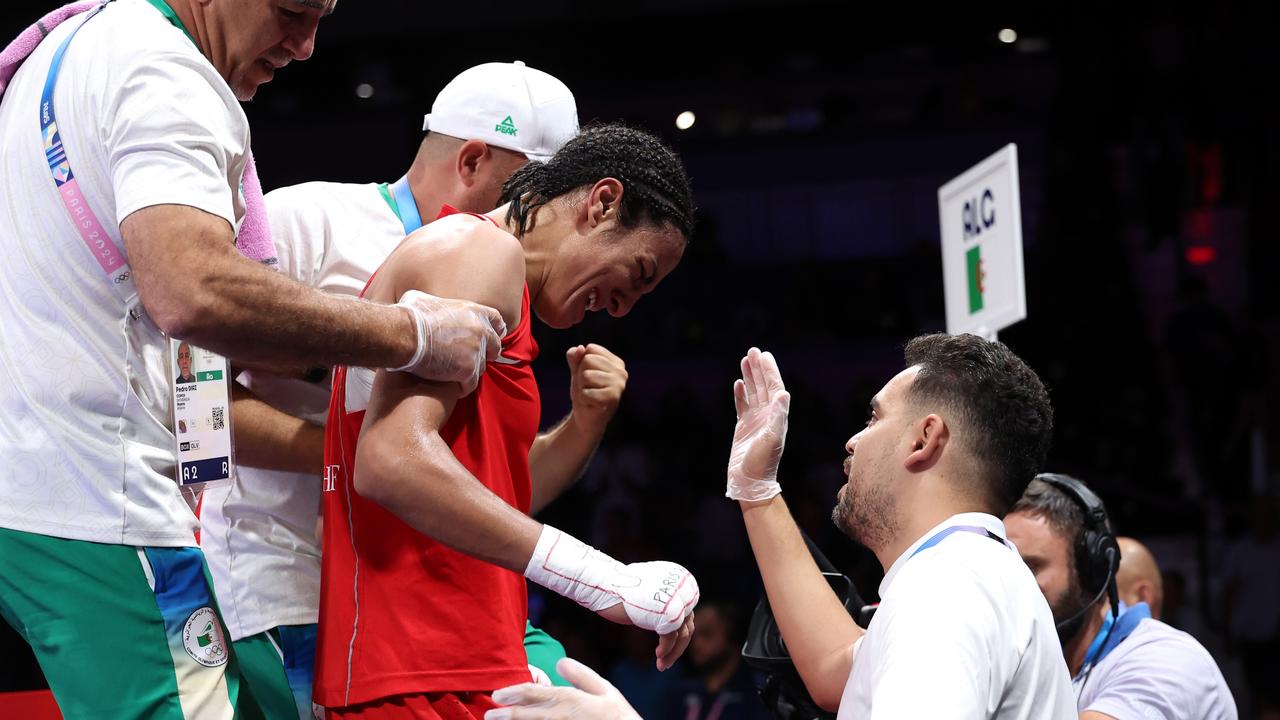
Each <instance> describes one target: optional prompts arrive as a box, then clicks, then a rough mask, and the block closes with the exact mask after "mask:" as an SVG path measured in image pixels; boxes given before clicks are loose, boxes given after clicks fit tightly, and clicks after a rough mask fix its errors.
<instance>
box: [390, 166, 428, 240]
mask: <svg viewBox="0 0 1280 720" xmlns="http://www.w3.org/2000/svg"><path fill="white" fill-rule="evenodd" d="M391 194H392V195H394V196H395V198H396V207H395V210H396V214H397V215H399V216H400V224H401V225H403V226H404V234H405V235H408V234H409V233H411V232H413V231H414V230H417V229H418V228H420V227H422V216H421V215H419V214H418V203H417V201H415V200H414V199H413V191H412V190H410V189H409V176H408V175H405V176H404V177H402V178H400V179H399V180H397V181H395V182H394V183H392V184H391Z"/></svg>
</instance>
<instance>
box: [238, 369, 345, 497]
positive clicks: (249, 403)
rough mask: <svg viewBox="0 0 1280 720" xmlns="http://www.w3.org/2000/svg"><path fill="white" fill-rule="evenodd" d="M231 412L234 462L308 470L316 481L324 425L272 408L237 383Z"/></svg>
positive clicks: (263, 467)
mask: <svg viewBox="0 0 1280 720" xmlns="http://www.w3.org/2000/svg"><path fill="white" fill-rule="evenodd" d="M231 415H232V420H233V423H234V424H233V425H232V429H233V431H234V432H233V438H232V439H233V440H234V442H235V448H236V464H237V465H242V466H244V467H253V468H262V469H263V470H284V471H287V472H297V473H309V474H311V475H314V476H315V477H316V478H317V481H319V477H320V474H321V472H322V471H323V465H324V428H323V427H320V426H318V425H312V424H311V423H309V422H307V421H306V420H303V419H301V418H296V417H294V416H292V415H290V414H288V413H285V412H282V411H280V410H277V409H275V408H274V407H272V406H271V405H269V404H268V403H267V402H266V401H264V400H262V399H261V398H259V397H258V396H257V395H254V394H253V391H251V390H249V389H248V388H246V387H245V386H243V385H241V384H240V383H233V384H232V386H231Z"/></svg>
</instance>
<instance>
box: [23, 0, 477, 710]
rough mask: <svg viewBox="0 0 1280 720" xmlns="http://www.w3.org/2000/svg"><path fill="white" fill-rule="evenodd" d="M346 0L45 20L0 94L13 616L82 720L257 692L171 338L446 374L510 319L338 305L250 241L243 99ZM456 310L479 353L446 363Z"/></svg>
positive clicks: (256, 354) (161, 3)
mask: <svg viewBox="0 0 1280 720" xmlns="http://www.w3.org/2000/svg"><path fill="white" fill-rule="evenodd" d="M334 4H335V2H334V0H324V1H323V2H322V1H321V0H246V1H244V2H231V1H230V0H167V1H166V0H115V2H111V3H108V4H106V6H105V7H104V8H102V9H101V10H98V11H96V12H95V14H93V15H90V14H89V13H84V14H81V15H79V16H76V17H73V18H71V19H69V20H66V21H65V22H63V23H61V24H58V25H56V27H53V28H52V29H51V30H50V28H49V27H48V26H45V27H43V28H42V30H43V32H44V33H46V34H45V36H44V39H43V41H41V42H40V43H39V44H38V46H37V47H36V48H35V50H34V52H32V53H31V55H30V56H29V57H27V58H26V60H25V62H23V63H22V65H21V67H19V68H18V69H17V72H16V74H15V75H14V76H13V78H12V80H11V82H10V83H9V84H8V85H7V87H6V88H5V89H4V95H3V98H2V99H0V196H2V201H0V248H2V249H3V252H4V257H5V270H4V272H3V273H0V298H2V299H3V303H2V307H3V309H2V310H0V458H2V459H3V462H2V463H0V465H2V467H0V615H2V616H3V617H4V619H5V621H6V622H8V623H9V624H10V625H12V626H13V627H14V628H15V629H16V630H17V631H18V632H20V633H21V634H22V635H23V636H24V638H26V639H27V641H28V642H29V643H31V645H32V647H33V649H34V650H35V653H36V656H37V658H38V660H39V661H40V664H41V667H42V669H43V671H44V674H45V676H46V677H47V678H48V680H49V684H50V687H51V688H52V689H53V693H54V696H55V698H56V699H57V702H58V704H59V706H60V707H61V709H62V712H63V714H64V715H66V716H67V717H112V718H130V717H145V718H168V717H183V716H185V717H201V718H215V717H230V716H231V713H232V712H234V711H235V710H236V707H235V706H236V705H237V703H239V702H240V701H241V700H242V699H243V698H244V697H246V696H245V695H244V694H242V693H240V692H239V690H240V681H241V674H242V670H241V668H239V667H237V666H236V665H235V664H231V665H229V664H228V658H229V656H230V654H229V653H228V651H227V648H226V644H225V637H224V633H223V630H222V627H221V622H220V620H219V618H218V614H217V610H216V606H215V604H214V603H213V601H212V598H211V596H210V590H209V587H208V583H207V582H206V580H205V577H204V567H205V566H204V560H203V556H202V555H201V553H200V552H199V550H197V549H196V548H195V544H196V542H195V531H196V529H197V526H198V524H197V520H196V518H195V516H194V514H193V513H192V511H191V509H190V508H189V507H188V505H187V503H186V502H185V501H184V498H183V496H182V494H181V493H180V492H179V489H178V487H177V482H176V471H175V470H176V465H177V457H176V455H177V447H176V441H175V436H174V418H173V417H172V416H173V412H172V411H171V409H170V408H171V397H172V395H171V389H172V387H173V380H174V377H175V376H174V373H173V368H174V365H173V360H172V359H171V358H170V357H169V351H168V344H169V343H168V336H172V337H175V338H180V339H183V340H187V341H189V342H190V343H191V344H192V345H193V346H196V347H201V348H206V349H208V350H211V351H214V352H217V353H220V354H222V355H225V356H228V357H230V358H232V359H233V360H250V361H259V362H305V363H312V364H328V363H345V364H353V365H368V366H372V367H404V368H406V369H411V370H413V371H415V372H418V373H420V374H424V375H425V376H427V377H436V378H438V379H467V378H475V377H478V374H479V372H480V370H481V369H482V366H483V361H484V354H485V352H486V351H494V352H496V350H497V348H498V342H499V340H498V333H497V332H495V329H496V328H495V327H494V326H493V325H494V323H495V322H496V323H497V324H498V325H500V324H501V321H500V318H499V317H498V316H497V313H496V312H495V311H491V310H489V309H484V308H479V307H478V306H473V305H470V304H461V303H455V302H452V301H443V300H440V299H437V298H425V297H423V298H417V299H414V298H410V301H409V303H408V304H405V305H402V306H399V307H396V306H387V305H378V304H374V303H363V302H357V301H355V300H353V299H351V298H346V297H334V296H329V295H326V294H324V293H321V292H319V291H316V290H314V289H310V288H307V287H304V286H302V285H300V284H298V283H296V282H294V281H292V280H290V279H288V278H285V277H283V276H281V275H279V274H277V273H275V272H272V271H271V270H269V269H267V268H265V267H263V266H261V265H260V264H258V263H255V262H253V261H250V260H247V259H245V258H244V257H243V256H241V255H240V254H239V253H238V252H237V250H236V246H235V240H236V234H237V231H238V229H239V227H240V224H241V221H242V220H243V219H244V214H245V201H244V197H243V195H242V191H241V182H242V175H243V174H244V168H245V163H246V157H247V152H248V148H249V126H248V122H247V121H246V118H245V115H244V112H243V111H242V110H241V107H240V102H241V101H244V100H248V99H250V98H251V97H253V95H254V94H255V93H256V91H257V89H258V87H259V86H260V85H261V84H263V83H265V82H267V81H269V80H270V79H271V78H272V77H273V75H274V73H275V72H276V71H277V70H279V69H280V68H281V67H283V66H284V65H286V64H288V63H289V62H290V61H292V60H303V59H306V58H307V57H309V56H310V55H311V52H312V49H313V46H314V42H315V32H316V27H317V24H318V23H319V21H320V19H321V17H322V16H323V15H325V14H327V13H328V12H330V11H331V10H332V9H333V6H334ZM73 33H75V34H74V36H73ZM64 43H66V44H65V52H64V53H62V54H61V55H60V57H61V64H60V65H58V66H57V67H58V71H57V74H56V75H52V73H51V70H52V69H53V68H54V61H55V51H58V50H59V48H62V47H63V46H64ZM51 75H52V78H53V80H54V84H53V91H52V95H51V97H50V98H49V101H47V102H46V101H45V100H44V99H43V98H42V93H43V91H44V88H45V87H46V84H47V82H48V81H49V79H50V77H51ZM55 116H56V122H53V123H52V124H51V125H50V126H49V128H50V130H46V129H45V128H44V127H43V126H42V125H43V123H46V122H50V121H53V120H55ZM54 126H56V128H57V132H58V134H59V135H60V142H61V145H58V144H57V143H55V142H54V138H53V135H52V133H51V128H52V127H54ZM42 130H43V131H44V134H43V135H42ZM68 166H69V171H68ZM51 168H52V171H51ZM68 173H70V174H73V176H74V180H75V182H76V183H77V184H78V188H79V192H80V193H82V194H83V199H81V198H80V197H75V198H74V199H72V200H68V202H69V203H71V204H70V205H66V204H64V203H63V197H68V198H70V197H71V196H70V195H68V194H67V193H68V191H69V190H73V189H74V187H75V186H72V185H70V184H69V180H68V178H69V177H71V175H69V174H68ZM57 183H63V184H62V185H58V184H57ZM89 215H92V216H94V217H95V218H96V219H97V221H98V222H99V223H100V224H101V227H102V232H101V233H98V234H96V235H95V234H93V233H90V232H87V233H86V234H85V235H84V236H82V235H81V233H80V232H79V230H78V228H79V227H84V224H85V222H86V217H87V216H89ZM73 216H74V217H75V218H76V220H75V221H73V220H72V217H73ZM102 253H107V254H111V253H115V254H116V255H118V256H120V257H122V258H123V259H124V260H125V261H127V264H128V267H129V276H128V277H126V276H125V275H123V274H121V273H116V274H114V275H108V274H107V273H106V272H104V270H106V269H107V263H105V262H104V263H102V264H99V262H97V261H96V260H95V257H96V256H101V254H102ZM116 267H117V268H118V267H120V266H119V265H117V266H116ZM130 283H132V284H133V285H135V286H136V290H137V294H136V296H133V295H131V294H130V293H128V292H127V291H123V292H117V288H118V287H127V286H128V285H129V284H130ZM415 297H416V296H415ZM449 318H456V321H452V320H449ZM446 321H448V322H451V324H454V325H457V326H458V328H459V329H461V330H463V332H462V333H460V334H459V336H458V337H459V338H460V341H459V342H458V343H457V344H456V345H444V344H441V343H437V347H435V348H432V350H433V352H431V353H428V352H427V349H428V345H429V344H430V343H429V340H430V339H431V338H430V328H431V327H433V326H438V325H440V324H441V323H442V322H446Z"/></svg>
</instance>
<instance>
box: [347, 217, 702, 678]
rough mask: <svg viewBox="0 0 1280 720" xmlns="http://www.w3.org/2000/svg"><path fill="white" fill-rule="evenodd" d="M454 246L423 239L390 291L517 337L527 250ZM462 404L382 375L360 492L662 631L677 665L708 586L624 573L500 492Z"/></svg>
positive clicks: (655, 570)
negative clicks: (476, 457) (469, 432)
mask: <svg viewBox="0 0 1280 720" xmlns="http://www.w3.org/2000/svg"><path fill="white" fill-rule="evenodd" d="M504 238H505V240H504ZM448 240H449V239H448V238H441V237H435V238H433V241H432V242H430V243H415V242H414V240H413V237H412V236H411V238H410V240H407V241H406V244H404V245H402V246H401V247H400V248H399V249H397V251H396V253H395V254H393V255H392V257H391V258H390V259H389V260H388V262H387V264H386V265H384V266H383V268H382V270H381V271H380V273H379V275H380V277H379V279H378V281H384V280H385V282H388V283H391V284H392V285H393V288H392V289H391V291H393V292H398V291H402V289H403V287H404V286H405V285H408V286H409V287H424V288H428V289H430V290H431V291H432V292H436V293H439V294H441V295H443V296H448V297H467V298H470V299H472V300H475V301H477V302H481V303H484V304H486V305H489V306H492V307H497V308H498V309H499V310H500V311H502V312H503V316H504V317H505V318H507V319H508V320H509V321H510V322H511V323H512V326H513V327H514V326H515V324H517V323H518V321H519V312H520V310H519V308H520V296H521V290H522V286H523V283H522V282H518V279H520V278H523V276H524V273H523V262H524V260H523V254H522V251H521V250H520V249H519V247H518V246H515V245H514V243H512V242H511V239H510V236H508V235H506V234H505V233H500V232H499V231H497V230H496V229H495V228H492V227H490V226H487V225H479V224H476V225H473V226H472V227H471V228H470V229H469V231H468V232H466V233H465V234H463V235H462V237H460V238H459V239H457V241H456V242H452V243H451V242H448ZM512 278H516V279H517V282H515V283H513V282H512ZM513 287H514V291H513ZM371 289H373V288H371ZM461 395H462V393H461V390H460V389H459V388H458V386H457V385H456V384H452V383H447V384H446V383H432V382H427V381H423V380H419V379H417V378H414V377H412V376H409V375H406V374H404V373H393V372H386V371H381V370H380V371H378V373H377V376H376V378H375V380H374V385H373V391H372V395H371V397H370V401H369V405H368V408H367V409H366V411H365V419H364V425H363V427H362V429H361V433H360V444H359V446H358V448H357V450H356V464H355V465H356V470H355V477H354V478H353V482H354V485H355V489H356V491H357V492H358V493H360V494H361V495H362V496H364V497H366V498H368V499H370V500H372V501H374V502H376V503H378V504H379V505H382V506H383V507H385V508H387V509H388V510H389V511H391V512H392V513H394V514H395V515H396V516H397V517H399V518H400V519H401V520H403V521H405V522H406V523H408V524H409V525H410V526H411V527H413V528H414V529H415V530H418V531H419V532H422V533H424V534H426V535H430V536H431V537H433V538H435V539H436V540H439V541H440V542H442V543H444V544H445V545H448V546H449V547H452V548H454V549H455V550H458V551H460V552H464V553H467V554H468V555H471V556H472V557H475V558H478V559H480V560H484V561H486V562H490V563H493V564H495V565H498V566H501V567H504V568H507V569H509V570H514V571H516V572H520V573H523V574H524V576H525V577H526V578H528V579H530V580H532V581H533V582H536V583H538V584H539V585H542V586H543V587H546V588H548V589H550V590H552V591H554V592H556V593H559V594H560V595H563V596H565V597H567V598H569V599H571V600H573V601H574V602H577V603H578V604H579V605H582V606H583V607H586V608H588V609H590V610H592V611H594V612H597V613H599V614H600V615H602V616H603V617H605V618H608V619H609V620H613V621H614V622H620V623H624V624H633V625H636V626H638V627H642V628H644V629H646V630H653V631H655V632H657V633H659V635H660V636H661V637H660V639H659V641H658V648H657V653H656V654H657V665H658V668H659V669H663V670H665V669H666V668H668V667H670V666H671V665H672V664H673V663H674V662H675V660H676V658H678V657H679V656H680V654H681V653H683V652H684V650H685V648H686V647H687V646H688V644H689V638H690V635H691V634H692V631H693V607H694V605H695V604H696V603H697V601H698V584H697V581H695V580H694V578H693V576H692V575H691V574H690V573H689V571H688V570H686V569H684V568H683V567H681V566H679V565H676V564H675V563H669V562H648V563H632V564H630V565H623V564H622V563H619V562H617V561H616V560H614V559H613V558H611V557H609V556H608V555H605V554H604V553H601V552H599V551H597V550H595V549H594V548H591V547H590V546H587V545H584V544H583V543H581V542H579V541H578V540H577V539H575V538H574V537H572V536H571V535H568V534H566V533H562V532H560V531H559V530H557V529H555V528H553V527H551V526H549V525H543V524H541V523H538V522H537V521H535V520H533V519H531V518H530V517H529V516H527V515H525V514H524V513H523V512H521V511H520V510H518V509H516V508H514V507H512V506H511V505H508V504H507V503H506V502H505V501H504V500H502V499H501V498H499V497H498V496H497V495H495V494H493V492H491V491H490V490H489V489H488V488H486V487H485V486H484V485H483V484H482V483H481V482H480V481H479V480H477V479H476V478H475V476H474V475H472V474H471V472H470V471H468V470H467V468H466V467H464V466H463V465H462V463H460V462H459V461H458V459H457V458H456V457H455V456H454V455H453V452H452V450H450V448H449V446H448V444H447V443H445V441H444V440H443V439H442V438H441V437H440V432H439V431H440V428H442V427H444V424H445V423H446V422H447V420H448V418H449V415H450V413H451V412H452V411H453V408H454V405H455V403H456V402H457V400H458V398H459V397H461Z"/></svg>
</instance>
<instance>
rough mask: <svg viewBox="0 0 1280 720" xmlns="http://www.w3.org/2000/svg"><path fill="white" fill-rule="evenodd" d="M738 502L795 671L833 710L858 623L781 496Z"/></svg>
mask: <svg viewBox="0 0 1280 720" xmlns="http://www.w3.org/2000/svg"><path fill="white" fill-rule="evenodd" d="M740 504H741V506H742V519H743V521H744V522H745V523H746V526H747V536H748V537H749V538H750V540H751V549H752V551H753V552H754V553H755V556H756V564H757V565H759V567H760V576H761V578H762V579H763V580H764V588H765V593H766V594H767V595H768V597H769V605H770V607H771V608H772V609H773V616H774V619H775V620H777V623H778V629H779V630H780V631H781V632H782V637H783V639H784V640H785V641H786V643H787V650H788V651H789V652H790V653H791V659H792V660H793V661H794V662H795V666H796V670H797V671H798V672H799V673H800V678H801V679H802V680H804V684H805V687H806V688H807V689H808V690H809V694H810V696H812V697H813V700H814V701H815V702H816V703H818V705H820V706H822V707H823V708H826V709H828V710H834V709H835V708H836V706H838V705H839V703H840V696H841V694H842V693H843V691H844V686H845V684H846V681H847V680H848V678H849V672H850V670H851V669H852V667H853V643H854V642H856V641H857V639H858V638H859V637H861V636H862V634H863V631H862V628H859V627H858V625H857V624H856V623H854V621H853V618H851V617H849V613H848V612H847V611H846V610H845V609H844V607H843V606H842V605H841V604H840V600H839V599H838V598H837V597H836V595H835V593H834V592H832V591H831V587H830V585H828V584H827V581H826V580H825V579H824V578H823V577H822V571H821V570H819V569H818V565H817V563H816V562H814V560H813V556H812V555H810V554H809V549H808V548H807V547H806V546H805V544H804V539H803V538H802V537H801V536H800V530H799V528H798V527H796V523H795V520H794V519H792V517H791V513H790V511H789V510H788V509H787V505H786V503H785V502H784V501H783V499H782V496H781V495H777V496H775V497H773V498H771V499H769V500H765V501H762V502H757V503H747V502H743V503H740Z"/></svg>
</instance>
